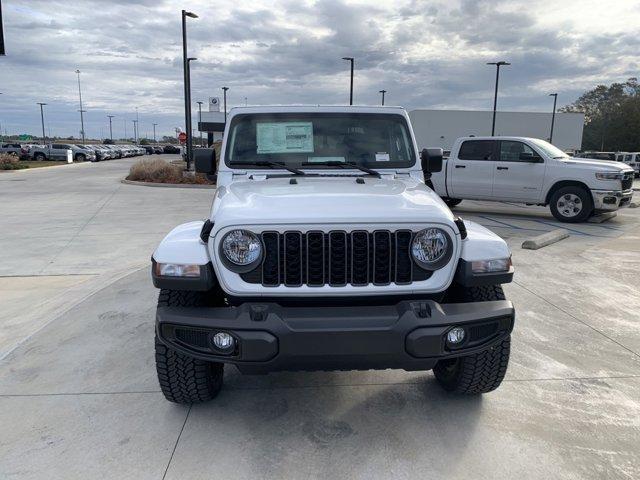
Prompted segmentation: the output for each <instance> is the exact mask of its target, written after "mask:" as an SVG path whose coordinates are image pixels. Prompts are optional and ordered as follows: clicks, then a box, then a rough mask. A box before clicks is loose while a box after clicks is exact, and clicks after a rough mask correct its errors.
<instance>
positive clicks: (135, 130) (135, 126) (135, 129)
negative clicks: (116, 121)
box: [131, 120, 138, 145]
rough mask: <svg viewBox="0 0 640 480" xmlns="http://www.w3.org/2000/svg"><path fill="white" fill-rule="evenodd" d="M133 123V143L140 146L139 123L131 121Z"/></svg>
mask: <svg viewBox="0 0 640 480" xmlns="http://www.w3.org/2000/svg"><path fill="white" fill-rule="evenodd" d="M131 121H132V122H133V143H135V144H136V145H137V144H138V121H137V120H131Z"/></svg>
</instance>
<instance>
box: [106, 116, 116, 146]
mask: <svg viewBox="0 0 640 480" xmlns="http://www.w3.org/2000/svg"><path fill="white" fill-rule="evenodd" d="M107 117H109V138H110V139H111V141H112V142H113V126H112V125H111V119H112V118H113V117H115V115H107Z"/></svg>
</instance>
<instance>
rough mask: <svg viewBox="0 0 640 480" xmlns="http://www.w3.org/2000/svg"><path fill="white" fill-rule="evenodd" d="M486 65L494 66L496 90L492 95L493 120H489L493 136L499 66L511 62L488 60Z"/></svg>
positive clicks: (494, 131)
mask: <svg viewBox="0 0 640 480" xmlns="http://www.w3.org/2000/svg"><path fill="white" fill-rule="evenodd" d="M487 65H495V66H496V90H495V93H494V95H493V120H492V122H491V136H492V137H493V136H494V135H495V133H496V107H497V106H498V81H499V80H500V67H502V66H507V65H511V64H510V63H509V62H505V61H500V62H488V63H487Z"/></svg>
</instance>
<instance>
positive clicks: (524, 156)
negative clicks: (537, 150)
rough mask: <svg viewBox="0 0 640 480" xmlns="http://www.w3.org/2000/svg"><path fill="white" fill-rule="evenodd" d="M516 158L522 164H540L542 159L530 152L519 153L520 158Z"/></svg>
mask: <svg viewBox="0 0 640 480" xmlns="http://www.w3.org/2000/svg"><path fill="white" fill-rule="evenodd" d="M518 158H519V159H520V161H522V162H531V163H540V162H542V158H540V157H538V156H536V155H534V154H533V153H531V152H520V156H519V157H518Z"/></svg>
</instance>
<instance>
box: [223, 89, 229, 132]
mask: <svg viewBox="0 0 640 480" xmlns="http://www.w3.org/2000/svg"><path fill="white" fill-rule="evenodd" d="M227 90H229V87H222V93H223V97H224V102H223V104H224V124H225V125H226V124H227Z"/></svg>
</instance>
